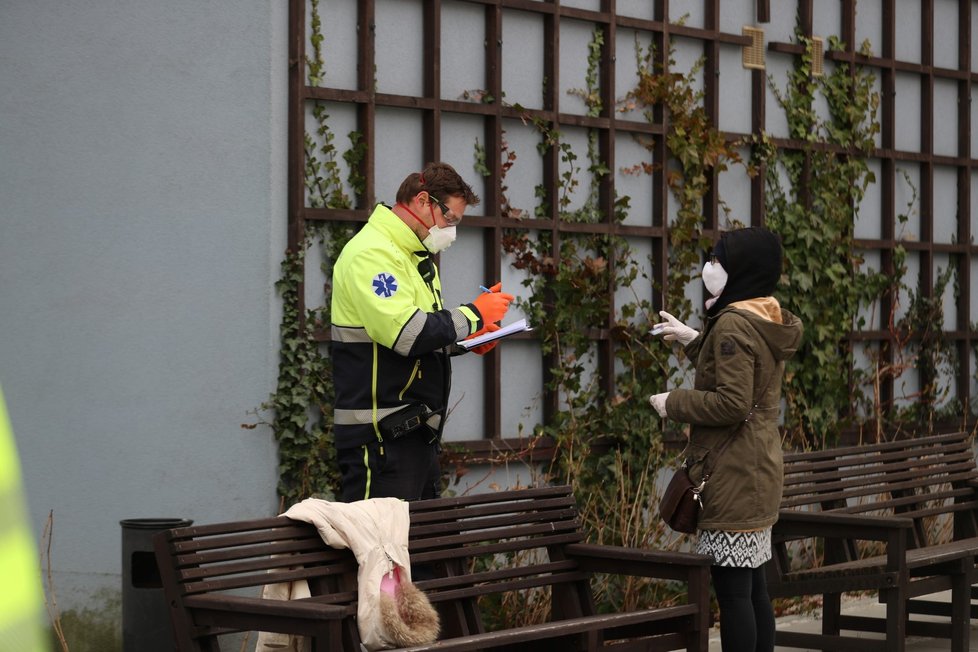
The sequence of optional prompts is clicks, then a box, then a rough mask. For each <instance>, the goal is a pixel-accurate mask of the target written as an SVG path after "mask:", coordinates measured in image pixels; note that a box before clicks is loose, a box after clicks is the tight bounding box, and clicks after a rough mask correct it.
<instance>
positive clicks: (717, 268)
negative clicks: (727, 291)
mask: <svg viewBox="0 0 978 652" xmlns="http://www.w3.org/2000/svg"><path fill="white" fill-rule="evenodd" d="M703 285H705V286H706V291H707V292H709V293H710V294H711V295H712V296H714V297H718V296H720V293H721V292H723V288H724V287H726V285H727V270H725V269H723V265H721V264H720V263H714V262H707V263H706V264H705V265H703Z"/></svg>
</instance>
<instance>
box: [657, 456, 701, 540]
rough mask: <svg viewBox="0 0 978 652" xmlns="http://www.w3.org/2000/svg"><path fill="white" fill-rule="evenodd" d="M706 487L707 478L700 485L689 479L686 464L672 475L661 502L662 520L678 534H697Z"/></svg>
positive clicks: (660, 512)
mask: <svg viewBox="0 0 978 652" xmlns="http://www.w3.org/2000/svg"><path fill="white" fill-rule="evenodd" d="M705 485H706V477H704V478H703V481H702V482H700V484H699V485H695V484H693V481H692V480H690V479H689V471H688V470H687V468H686V462H685V461H683V464H682V466H680V467H679V469H678V470H677V471H676V472H675V473H673V474H672V480H670V481H669V486H667V487H666V490H665V491H664V492H663V494H662V498H661V499H660V500H659V514H660V515H661V516H662V520H664V521H665V522H666V524H667V525H668V526H669V527H671V528H672V529H673V530H675V531H676V532H685V533H686V534H690V533H692V532H696V522H697V521H698V520H699V517H700V509H702V507H703V501H702V500H701V499H700V492H701V491H703V487H704V486H705Z"/></svg>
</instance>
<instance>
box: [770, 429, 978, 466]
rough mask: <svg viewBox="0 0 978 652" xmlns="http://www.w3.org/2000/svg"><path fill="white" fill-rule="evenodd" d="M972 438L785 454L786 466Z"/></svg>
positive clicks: (923, 439)
mask: <svg viewBox="0 0 978 652" xmlns="http://www.w3.org/2000/svg"><path fill="white" fill-rule="evenodd" d="M970 437H971V435H970V434H968V433H966V432H954V433H948V434H944V435H928V436H927V437H915V438H910V439H898V440H895V441H888V442H880V443H877V444H857V445H853V446H840V447H838V448H824V449H821V450H817V451H803V452H798V453H785V456H784V461H785V463H786V464H791V465H794V464H795V463H796V462H797V461H798V460H806V461H815V460H820V459H825V460H834V459H836V458H841V457H845V456H847V455H862V454H864V453H873V452H877V451H893V450H899V449H904V448H921V447H924V448H926V447H930V446H935V445H942V444H945V445H946V444H952V443H953V442H960V441H970Z"/></svg>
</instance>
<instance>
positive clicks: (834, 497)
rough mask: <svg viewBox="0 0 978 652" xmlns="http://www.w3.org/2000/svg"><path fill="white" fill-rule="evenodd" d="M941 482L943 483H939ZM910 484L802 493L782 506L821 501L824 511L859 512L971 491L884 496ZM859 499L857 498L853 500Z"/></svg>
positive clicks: (923, 485) (956, 495)
mask: <svg viewBox="0 0 978 652" xmlns="http://www.w3.org/2000/svg"><path fill="white" fill-rule="evenodd" d="M938 484H942V483H938ZM931 486H933V485H931V484H929V483H928V484H922V485H913V488H930V487H931ZM906 488H910V487H904V486H893V487H890V486H887V485H877V486H873V487H867V488H866V489H865V490H864V491H853V492H850V493H846V494H840V493H832V494H826V495H820V494H814V495H810V496H801V497H794V498H788V499H782V501H781V507H782V508H783V509H792V508H796V507H805V506H809V505H820V506H822V511H826V512H829V511H840V512H849V513H858V512H870V511H890V510H894V509H896V508H899V507H902V508H906V507H908V506H910V505H926V504H927V503H932V502H934V501H935V500H945V501H946V500H948V499H950V498H955V497H963V496H968V495H971V494H972V490H971V489H970V488H961V489H953V488H951V489H944V490H938V491H929V492H927V493H915V494H913V495H908V496H900V497H898V498H888V497H887V498H884V497H883V496H885V495H887V494H890V493H891V492H895V491H901V490H903V489H906ZM867 497H870V498H872V499H873V500H871V501H859V499H860V498H867ZM843 500H844V501H846V503H845V506H841V505H840V506H837V507H828V508H827V507H825V505H826V504H831V503H836V502H840V501H843ZM850 500H851V501H857V502H850Z"/></svg>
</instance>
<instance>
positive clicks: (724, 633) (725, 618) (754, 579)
mask: <svg viewBox="0 0 978 652" xmlns="http://www.w3.org/2000/svg"><path fill="white" fill-rule="evenodd" d="M768 563H770V562H768ZM710 574H711V575H712V576H713V590H714V591H716V594H717V602H718V603H719V604H720V647H721V649H722V650H723V652H772V651H773V650H774V628H775V622H774V607H772V606H771V598H770V597H768V594H767V581H766V580H765V579H764V566H763V565H762V566H761V567H760V568H731V567H728V566H711V567H710Z"/></svg>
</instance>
